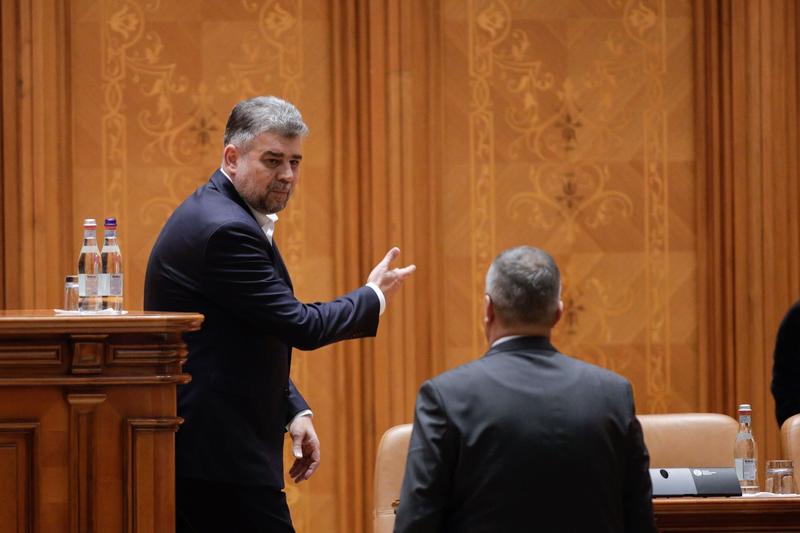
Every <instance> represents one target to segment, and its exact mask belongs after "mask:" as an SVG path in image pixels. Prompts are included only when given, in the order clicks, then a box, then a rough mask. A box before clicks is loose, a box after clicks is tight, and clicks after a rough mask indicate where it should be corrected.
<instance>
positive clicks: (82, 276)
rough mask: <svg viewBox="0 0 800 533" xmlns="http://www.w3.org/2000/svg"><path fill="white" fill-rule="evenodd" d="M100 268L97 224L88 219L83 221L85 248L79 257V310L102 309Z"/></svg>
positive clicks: (82, 248) (82, 247) (83, 247)
mask: <svg viewBox="0 0 800 533" xmlns="http://www.w3.org/2000/svg"><path fill="white" fill-rule="evenodd" d="M100 268H101V266H100V250H98V249H97V222H95V220H94V219H93V218H87V219H85V220H84V221H83V246H81V254H80V255H79V256H78V310H80V311H99V310H100V309H101V306H102V302H101V300H100Z"/></svg>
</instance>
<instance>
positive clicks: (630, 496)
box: [623, 383, 657, 533]
mask: <svg viewBox="0 0 800 533" xmlns="http://www.w3.org/2000/svg"><path fill="white" fill-rule="evenodd" d="M625 399H626V402H627V403H628V405H629V412H630V422H629V424H628V434H627V438H626V444H627V445H626V449H625V451H624V453H625V483H624V489H623V490H624V506H625V531H630V532H634V531H635V532H636V533H640V532H641V533H657V529H656V525H655V519H654V517H653V486H652V482H651V481H650V455H649V454H648V453H647V447H646V446H645V444H644V436H643V435H642V425H641V424H640V423H639V419H638V418H636V408H635V406H634V402H633V390H632V389H631V385H630V383H626V384H625Z"/></svg>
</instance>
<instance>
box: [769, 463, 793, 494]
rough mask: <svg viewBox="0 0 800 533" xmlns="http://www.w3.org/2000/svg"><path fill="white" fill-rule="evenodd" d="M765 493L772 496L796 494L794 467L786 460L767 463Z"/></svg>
mask: <svg viewBox="0 0 800 533" xmlns="http://www.w3.org/2000/svg"><path fill="white" fill-rule="evenodd" d="M765 485H766V491H767V492H771V493H773V494H796V493H797V491H796V490H795V486H794V465H793V464H792V461H790V460H786V459H780V460H778V459H773V460H771V461H767V475H766V483H765Z"/></svg>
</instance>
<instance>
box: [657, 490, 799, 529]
mask: <svg viewBox="0 0 800 533" xmlns="http://www.w3.org/2000/svg"><path fill="white" fill-rule="evenodd" d="M653 510H654V511H655V515H656V524H657V525H658V530H659V532H661V533H672V532H677V531H697V532H699V531H704V532H705V531H707V532H712V531H727V532H736V533H753V532H756V531H774V532H781V533H789V532H792V531H800V498H794V497H792V498H782V497H781V498H749V497H747V498H742V497H733V498H654V499H653Z"/></svg>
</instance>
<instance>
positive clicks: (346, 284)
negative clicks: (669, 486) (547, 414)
mask: <svg viewBox="0 0 800 533" xmlns="http://www.w3.org/2000/svg"><path fill="white" fill-rule="evenodd" d="M797 12H798V10H797V6H796V4H795V3H794V2H793V1H792V0H775V1H772V0H755V1H753V2H739V1H736V0H697V1H695V2H692V1H690V0H644V1H640V0H603V1H596V2H581V1H579V0H574V1H573V0H563V1H559V2H556V3H554V2H540V1H534V0H528V1H519V0H491V1H490V0H439V1H436V2H431V1H427V0H409V1H403V2H395V1H392V0H344V1H333V0H237V1H232V2H226V3H220V2H215V1H212V0H203V1H198V2H196V1H191V2H190V1H189V0H177V1H172V2H165V1H161V0H100V1H95V0H74V1H72V2H60V1H59V0H12V1H9V2H3V3H2V10H0V28H2V33H0V40H1V41H2V44H3V46H2V57H3V61H2V65H3V66H2V81H3V84H2V95H3V98H2V126H3V144H2V149H3V151H2V165H3V167H2V172H3V174H2V180H1V181H0V183H2V187H3V188H2V211H1V212H2V230H3V239H2V253H3V257H2V261H0V263H1V264H2V269H0V272H2V273H3V274H4V277H3V283H2V292H1V293H0V294H2V296H3V303H4V306H5V307H7V308H14V307H33V306H36V307H55V306H57V305H59V303H60V297H61V281H62V276H63V275H65V274H68V273H71V270H73V269H74V263H75V258H76V257H77V252H78V249H79V246H80V220H81V219H82V218H84V217H90V216H91V217H95V218H102V217H104V216H112V215H116V216H117V217H118V218H119V220H120V234H121V244H122V248H123V255H124V260H125V272H126V278H127V279H126V307H128V308H131V309H136V308H140V307H141V298H142V284H143V278H144V269H145V266H146V261H147V257H148V254H149V251H150V247H151V246H152V243H153V241H154V239H155V237H156V235H157V233H158V231H159V230H160V228H161V226H162V224H163V222H164V221H165V220H166V217H167V216H168V215H169V213H170V212H171V211H172V209H174V207H175V206H176V205H177V204H178V203H179V202H180V201H181V200H182V199H183V198H184V197H185V196H186V195H187V194H189V192H190V191H192V190H193V189H194V188H196V187H197V186H198V185H200V184H202V183H204V182H205V181H206V180H207V179H208V176H209V175H210V174H211V172H212V171H213V170H214V169H215V168H216V166H217V165H218V164H219V160H220V151H221V136H222V131H223V128H224V123H225V120H226V118H227V114H228V112H229V110H230V107H231V106H232V105H233V104H234V103H235V102H236V101H237V100H239V99H241V98H243V97H246V96H252V95H255V94H277V95H280V96H284V97H286V98H288V99H290V100H292V101H293V102H295V103H297V104H298V106H299V107H300V109H301V111H302V112H303V114H304V117H305V118H306V121H307V122H308V124H309V126H310V128H311V135H310V137H309V138H308V140H307V141H306V143H305V154H306V157H305V158H304V163H303V167H304V168H303V179H302V182H301V185H300V188H299V193H298V195H297V196H296V197H295V198H294V199H293V201H292V203H291V205H290V207H289V209H287V210H286V211H285V212H283V213H281V215H280V222H279V224H278V227H277V233H276V240H277V241H278V242H279V243H280V245H281V249H282V250H283V251H284V255H285V256H286V260H287V263H288V264H289V268H290V270H291V272H292V276H293V279H294V282H295V286H296V287H297V292H298V296H299V297H300V298H301V299H305V300H323V299H327V298H332V297H334V296H335V295H337V294H340V293H342V292H345V291H347V290H350V289H352V288H354V287H355V286H357V285H359V284H361V283H363V282H364V280H365V278H366V275H367V273H368V272H369V269H370V268H371V267H372V266H373V265H374V264H375V262H376V261H377V260H378V259H380V257H381V256H382V254H383V253H385V251H386V250H387V249H388V248H389V247H390V246H392V245H399V246H400V247H401V249H402V251H403V254H402V256H401V257H402V259H401V261H402V262H403V263H408V262H414V263H416V264H417V265H418V272H417V273H416V274H415V276H414V278H413V280H412V281H411V282H410V283H409V284H408V285H407V287H406V288H405V289H404V291H402V293H401V294H400V295H399V296H398V297H397V298H396V299H395V300H393V301H392V302H390V307H389V311H388V312H387V314H386V315H384V316H383V317H382V319H381V327H380V331H379V335H378V337H377V338H376V339H374V340H366V341H351V342H347V343H341V344H337V345H335V346H333V347H329V348H326V349H323V350H319V351H316V352H313V353H297V354H296V356H295V358H294V364H293V369H292V373H293V377H294V379H295V381H296V383H298V385H299V386H300V388H301V390H303V392H304V394H305V395H306V397H307V399H308V400H309V401H310V403H311V404H312V407H313V408H314V412H315V425H316V427H317V430H318V432H319V435H320V439H321V441H322V445H323V464H322V468H321V469H320V470H319V472H318V473H317V474H316V475H315V477H314V479H312V480H311V482H309V483H303V484H301V485H294V484H291V483H290V484H288V485H287V497H288V499H289V502H290V505H291V508H292V512H293V516H294V519H295V523H296V526H297V529H298V531H331V532H336V531H339V532H343V533H344V532H348V533H349V532H351V531H357V532H360V531H367V530H368V528H369V526H368V524H369V523H370V522H371V520H370V518H369V515H370V505H371V490H372V473H373V472H372V462H373V461H374V453H375V447H376V444H377V441H378V440H379V438H380V435H381V434H382V433H383V431H384V430H385V429H387V428H388V427H390V426H391V425H394V424H398V423H402V422H406V421H410V419H411V415H412V412H413V402H414V396H415V392H416V390H417V388H418V386H419V384H420V383H421V381H422V380H423V379H425V378H427V377H428V376H430V375H433V374H435V373H437V372H440V371H442V370H445V369H447V368H451V367H453V366H455V365H457V364H461V363H464V362H467V361H469V360H472V359H474V358H476V357H478V356H479V355H480V354H481V353H482V352H483V350H484V349H485V342H484V340H483V338H482V332H481V306H480V301H481V295H482V293H483V276H484V273H485V270H486V268H487V266H488V264H489V262H490V261H491V260H492V258H493V257H494V256H495V255H496V254H497V253H498V252H499V251H501V250H502V249H504V248H506V247H509V246H512V245H516V244H522V243H532V244H535V245H539V246H542V247H544V248H546V249H548V250H550V251H551V252H553V254H554V256H555V258H556V260H557V261H558V262H559V264H560V265H561V267H562V274H563V278H564V299H565V303H566V305H567V308H566V313H565V317H564V320H563V321H562V323H561V324H560V325H559V326H558V327H557V329H556V333H555V343H556V345H557V346H559V347H560V348H561V349H562V350H563V351H565V352H567V353H572V354H574V355H576V356H577V357H580V358H583V359H586V360H589V361H591V362H595V363H597V364H600V365H602V366H606V367H609V368H612V369H614V370H616V371H618V372H620V373H622V374H623V375H625V376H627V377H628V378H630V379H631V380H632V382H633V383H634V387H635V392H636V398H637V405H638V408H639V411H640V412H664V411H685V410H706V409H710V410H714V411H720V412H726V413H728V414H733V412H734V409H735V404H736V403H737V402H740V401H750V402H752V403H753V404H754V407H755V409H756V427H757V430H758V439H759V442H760V444H762V455H763V457H762V460H763V459H765V458H766V456H767V455H769V457H770V458H772V457H776V456H777V454H778V453H779V452H778V451H777V447H776V446H777V442H778V441H777V432H776V431H775V428H774V422H772V420H773V417H772V405H771V398H770V396H769V391H768V381H769V373H770V369H771V349H772V347H771V344H772V342H773V339H774V331H775V328H776V327H777V323H778V321H779V320H780V317H781V316H782V313H783V311H784V310H785V309H786V307H788V305H789V303H790V302H792V301H793V300H795V299H796V298H798V297H800V265H798V264H797V261H798V259H797V258H798V257H800V215H798V210H797V209H796V206H797V205H798V203H800V188H799V187H800V186H798V183H799V182H800V179H798V175H797V174H798V164H797V163H798V161H797V157H798V156H797V152H798V151H797V145H798V135H797V133H798V131H797V124H798V123H800V120H798V112H797V110H798V108H797V105H798V88H797V62H798V58H797V46H798V44H797V43H798V35H797V27H798V13H797ZM51 124H53V125H55V126H52V127H51ZM42 146H45V147H50V146H53V147H55V148H54V150H52V151H50V150H43V151H42V150H39V147H42ZM87 355H90V354H88V352H87ZM0 359H2V357H0ZM85 368H86V370H87V371H91V370H92V368H93V367H92V364H91V361H87V363H86V365H85ZM108 482H109V483H111V481H108ZM120 483H121V481H120ZM113 486H114V487H116V486H117V485H113ZM120 486H121V485H120ZM59 505H61V506H62V507H63V505H62V504H61V503H59ZM59 509H61V507H59ZM120 512H122V511H121V510H120Z"/></svg>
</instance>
